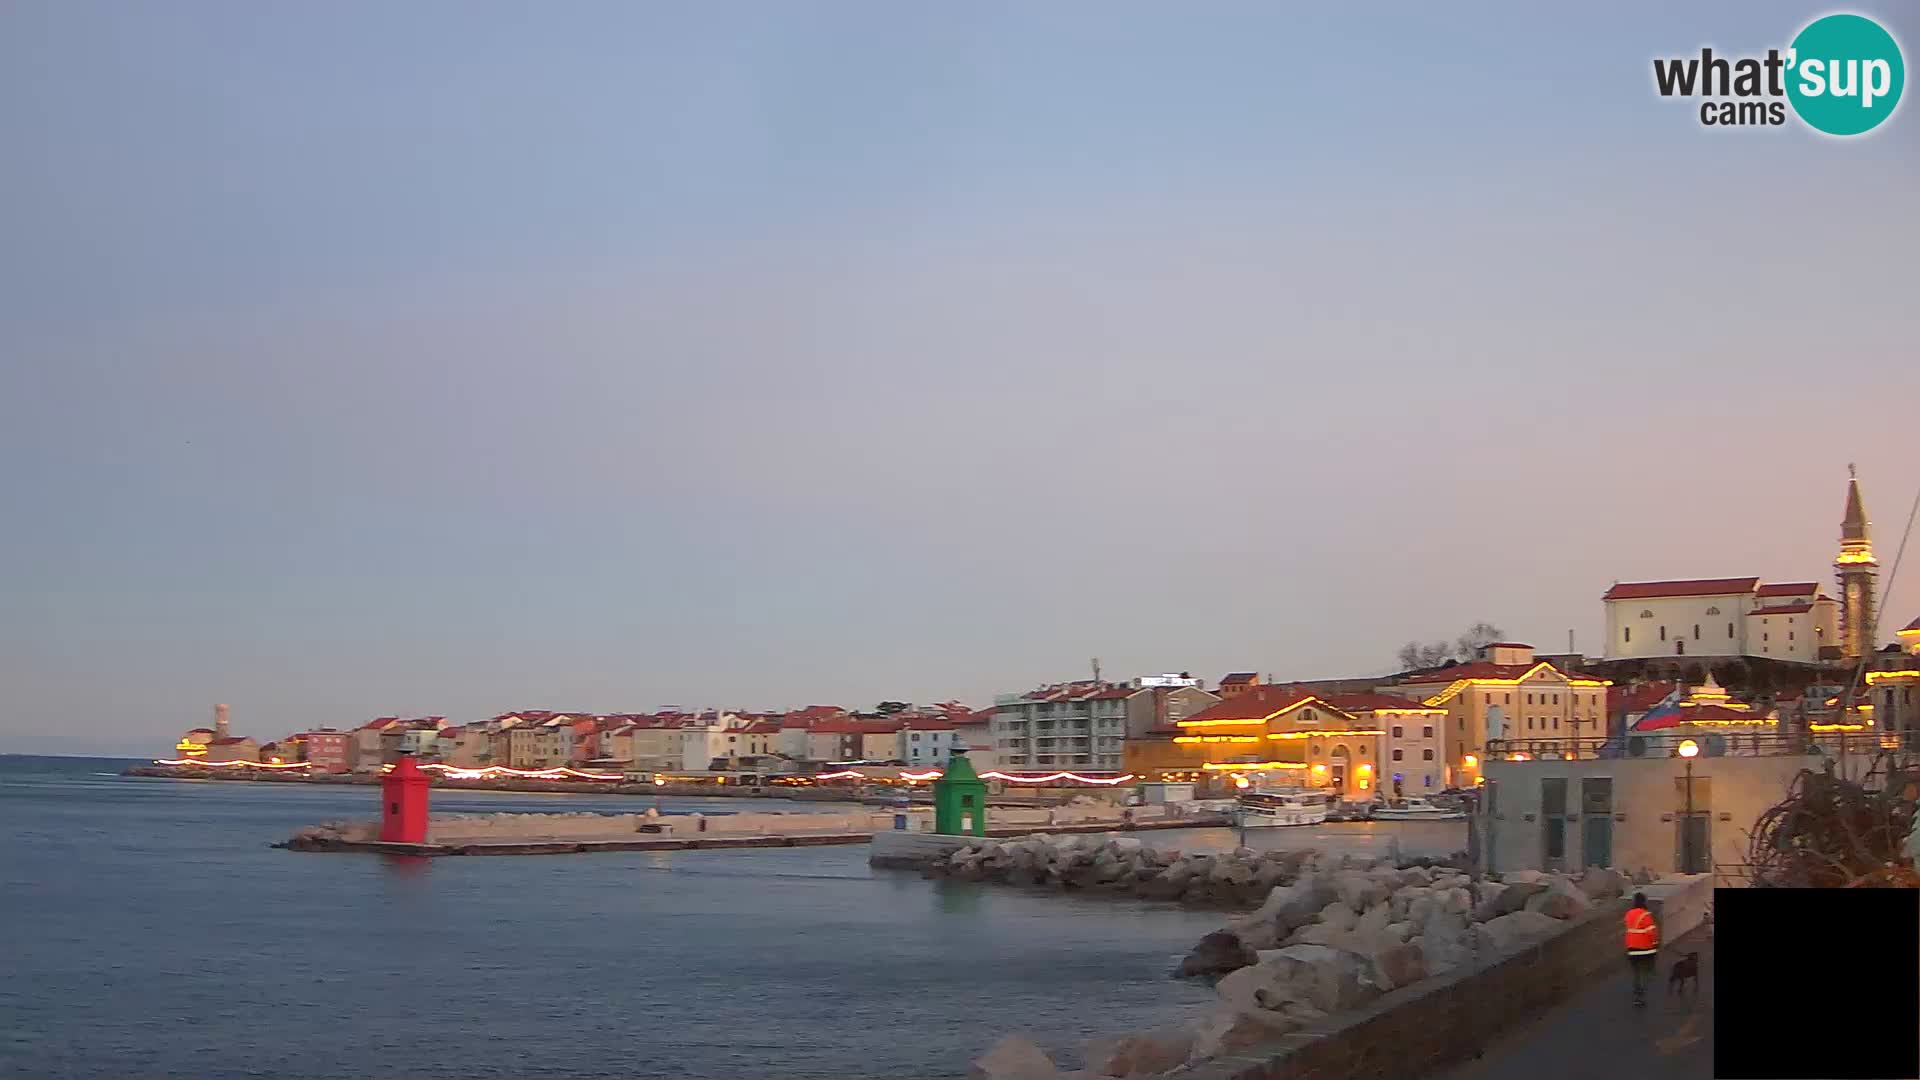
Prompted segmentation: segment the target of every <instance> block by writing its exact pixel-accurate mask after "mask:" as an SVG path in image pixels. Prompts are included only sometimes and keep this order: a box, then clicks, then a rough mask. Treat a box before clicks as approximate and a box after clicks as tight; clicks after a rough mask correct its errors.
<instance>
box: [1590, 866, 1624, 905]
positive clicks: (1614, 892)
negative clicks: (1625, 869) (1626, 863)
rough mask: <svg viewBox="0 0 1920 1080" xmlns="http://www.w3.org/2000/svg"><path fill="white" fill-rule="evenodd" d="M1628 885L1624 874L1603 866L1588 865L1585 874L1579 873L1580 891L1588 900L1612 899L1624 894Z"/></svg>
mask: <svg viewBox="0 0 1920 1080" xmlns="http://www.w3.org/2000/svg"><path fill="white" fill-rule="evenodd" d="M1630 885H1631V882H1629V881H1628V880H1627V876H1626V875H1625V874H1622V873H1621V872H1620V871H1618V870H1608V869H1606V868H1604V867H1599V866H1590V867H1588V868H1587V872H1586V873H1585V874H1582V875H1580V891H1581V892H1583V893H1585V894H1586V895H1587V899H1589V900H1612V899H1614V898H1616V897H1621V896H1625V895H1626V894H1627V889H1628V887H1629V886H1630Z"/></svg>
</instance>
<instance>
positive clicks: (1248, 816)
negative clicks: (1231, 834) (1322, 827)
mask: <svg viewBox="0 0 1920 1080" xmlns="http://www.w3.org/2000/svg"><path fill="white" fill-rule="evenodd" d="M1325 820H1327V797H1326V796H1325V795H1323V794H1321V793H1320V792H1317V791H1249V792H1247V793H1245V794H1243V795H1241V796H1240V798H1239V800H1238V801H1237V805H1236V806H1235V809H1234V824H1235V825H1238V826H1239V827H1240V828H1243V829H1265V828H1274V827H1277V826H1281V825H1318V824H1320V823H1321V822H1323V821H1325Z"/></svg>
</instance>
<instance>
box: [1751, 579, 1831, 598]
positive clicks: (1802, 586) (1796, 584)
mask: <svg viewBox="0 0 1920 1080" xmlns="http://www.w3.org/2000/svg"><path fill="white" fill-rule="evenodd" d="M1819 588H1820V585H1819V584H1818V583H1817V582H1812V581H1787V582H1777V583H1775V584H1772V585H1762V586H1760V588H1759V589H1757V590H1756V592H1757V593H1758V594H1759V595H1761V596H1805V595H1806V594H1807V593H1810V592H1813V591H1815V590H1817V589H1819Z"/></svg>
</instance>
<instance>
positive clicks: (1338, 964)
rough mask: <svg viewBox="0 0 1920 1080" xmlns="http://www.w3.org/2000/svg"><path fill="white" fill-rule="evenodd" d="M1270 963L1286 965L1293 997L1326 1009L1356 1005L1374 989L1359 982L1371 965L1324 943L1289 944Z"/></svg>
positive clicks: (1337, 1010)
mask: <svg viewBox="0 0 1920 1080" xmlns="http://www.w3.org/2000/svg"><path fill="white" fill-rule="evenodd" d="M1273 963H1274V964H1275V965H1276V966H1282V965H1284V966H1285V967H1286V969H1287V974H1286V981H1287V985H1288V987H1289V990H1290V992H1291V993H1292V994H1293V996H1294V997H1296V998H1300V999H1303V1000H1305V1001H1306V1002H1307V1003H1308V1004H1310V1005H1312V1006H1313V1007H1314V1008H1316V1009H1320V1010H1323V1011H1325V1012H1329V1013H1336V1012H1343V1011H1345V1010H1347V1009H1352V1008H1357V1007H1358V1006H1360V1005H1363V1004H1365V1003H1366V1002H1367V1001H1368V1000H1369V999H1370V998H1372V997H1373V996H1375V994H1376V993H1377V991H1375V990H1374V989H1372V988H1370V987H1368V986H1366V985H1364V984H1363V983H1362V982H1361V974H1362V973H1363V972H1365V971H1367V970H1368V969H1369V968H1370V967H1371V966H1372V965H1371V961H1370V960H1369V959H1368V958H1367V957H1364V956H1361V955H1360V954H1358V953H1355V952H1351V951H1348V950H1346V949H1339V948H1334V947H1331V946H1327V945H1312V944H1301V945H1289V946H1287V947H1286V948H1284V949H1281V950H1279V954H1278V956H1276V957H1275V959H1274V961H1273Z"/></svg>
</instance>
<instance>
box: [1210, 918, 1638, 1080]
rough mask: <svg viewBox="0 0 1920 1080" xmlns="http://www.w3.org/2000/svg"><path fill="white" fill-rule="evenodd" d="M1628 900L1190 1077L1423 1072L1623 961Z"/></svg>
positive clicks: (1382, 1077)
mask: <svg viewBox="0 0 1920 1080" xmlns="http://www.w3.org/2000/svg"><path fill="white" fill-rule="evenodd" d="M1626 907H1627V901H1625V900H1609V901H1606V902H1604V903H1602V904H1599V905H1597V906H1596V907H1595V908H1594V909H1593V910H1592V911H1591V912H1589V913H1588V914H1587V915H1585V916H1584V917H1582V918H1581V919H1580V920H1579V921H1578V922H1576V923H1574V924H1573V925H1571V926H1568V927H1567V929H1566V930H1565V931H1564V932H1562V933H1560V934H1558V935H1555V936H1553V937H1551V938H1547V939H1545V940H1542V941H1539V942H1537V943H1534V944H1530V945H1524V946H1522V947H1520V948H1519V949H1518V950H1517V951H1514V952H1512V953H1510V954H1507V955H1505V956H1503V957H1501V958H1499V959H1497V960H1495V961H1494V962H1492V963H1490V964H1486V965H1484V966H1480V967H1469V968H1460V969H1457V970H1455V971H1453V972H1449V973H1447V974H1445V975H1441V976H1439V977H1436V978H1432V979H1428V980H1426V981H1424V982H1420V983H1415V984H1414V985H1411V986H1408V987H1405V988H1403V989H1400V990H1395V991H1393V992H1390V993H1388V994H1386V995H1384V996H1382V997H1380V998H1377V999H1375V1000H1374V1001H1373V1002H1372V1003H1370V1004H1368V1005H1366V1006H1364V1007H1363V1008H1361V1009H1359V1010H1357V1011H1355V1012H1352V1013H1347V1014H1344V1015H1343V1016H1341V1017H1337V1018H1335V1021H1334V1022H1333V1023H1331V1024H1330V1025H1329V1026H1328V1027H1326V1028H1325V1029H1322V1030H1317V1031H1302V1032H1298V1033H1296V1034H1293V1035H1288V1036H1286V1037H1285V1038H1283V1039H1282V1040H1280V1041H1279V1042H1278V1043H1277V1044H1274V1045H1272V1046H1268V1047H1265V1048H1264V1049H1263V1051H1262V1052H1259V1053H1247V1054H1232V1055H1224V1056H1222V1057H1219V1058H1216V1059H1214V1060H1212V1061H1210V1062H1208V1063H1206V1064H1204V1065H1202V1066H1200V1067H1199V1068H1196V1069H1193V1070H1191V1071H1189V1072H1186V1073H1183V1074H1182V1076H1183V1080H1348V1078H1350V1077H1356V1076H1364V1077H1367V1078H1369V1080H1418V1078H1421V1077H1425V1076H1428V1075H1430V1074H1431V1073H1433V1072H1434V1071H1436V1070H1439V1069H1441V1068H1444V1067H1446V1066H1447V1065H1450V1064H1452V1063H1454V1062H1458V1061H1462V1060H1466V1059H1467V1058H1470V1057H1472V1056H1474V1055H1475V1054H1478V1053H1479V1052H1480V1051H1481V1050H1482V1048H1484V1047H1485V1046H1486V1045H1487V1044H1488V1042H1490V1041H1491V1040H1492V1039H1494V1038H1495V1037H1497V1036H1498V1035H1500V1034H1501V1033H1502V1032H1504V1031H1506V1030H1508V1029H1509V1028H1511V1027H1512V1026H1513V1025H1515V1024H1516V1023H1518V1022H1520V1021H1523V1020H1525V1019H1527V1018H1529V1017H1531V1016H1535V1015H1538V1014H1540V1013H1542V1012H1545V1011H1546V1010H1547V1009H1549V1008H1551V1007H1552V1006H1554V1005H1555V1004H1557V1003H1559V1002H1560V1001H1561V1000H1562V999H1564V998H1566V997H1567V996H1568V995H1569V994H1571V993H1572V992H1574V991H1575V990H1577V989H1579V988H1581V987H1583V986H1585V985H1586V984H1587V983H1589V982H1590V981H1591V980H1593V979H1595V978H1603V977H1606V976H1607V975H1608V974H1610V973H1611V972H1612V971H1613V970H1615V969H1618V968H1620V967H1621V966H1622V965H1623V964H1624V963H1625V961H1623V960H1622V959H1621V952H1620V923H1621V918H1622V916H1623V915H1624V914H1625V912H1626Z"/></svg>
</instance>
